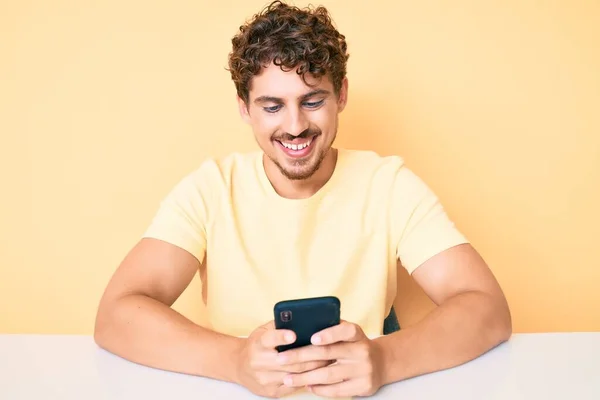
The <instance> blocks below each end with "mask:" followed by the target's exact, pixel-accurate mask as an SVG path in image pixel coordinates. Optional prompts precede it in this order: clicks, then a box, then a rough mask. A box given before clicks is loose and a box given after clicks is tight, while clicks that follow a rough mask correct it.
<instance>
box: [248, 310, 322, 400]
mask: <svg viewBox="0 0 600 400" xmlns="http://www.w3.org/2000/svg"><path fill="white" fill-rule="evenodd" d="M295 340H296V335H295V334H294V332H293V331H290V330H284V329H275V325H274V323H273V322H272V321H271V322H269V323H267V324H265V325H263V326H260V327H259V328H257V329H256V330H254V331H253V332H252V333H251V334H250V336H248V338H247V339H245V341H244V345H243V347H242V349H241V351H240V353H239V362H238V368H237V371H236V377H237V379H236V381H237V383H239V384H241V385H242V386H244V387H246V388H247V389H248V390H250V391H251V392H252V393H254V394H256V395H259V396H264V397H273V398H277V397H282V396H286V395H288V394H290V393H293V392H295V391H296V390H298V388H295V387H288V386H284V384H283V379H284V378H285V377H286V376H287V375H289V374H290V373H302V372H306V371H311V370H314V369H316V368H321V367H324V366H326V365H328V364H330V362H328V361H325V360H312V361H306V362H291V363H287V364H286V365H281V364H279V363H278V362H277V356H278V355H279V354H280V353H279V352H278V351H277V350H276V347H277V346H280V345H284V344H289V343H293V342H294V341H295Z"/></svg>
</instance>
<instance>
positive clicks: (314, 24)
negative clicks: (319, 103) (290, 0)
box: [228, 1, 349, 103]
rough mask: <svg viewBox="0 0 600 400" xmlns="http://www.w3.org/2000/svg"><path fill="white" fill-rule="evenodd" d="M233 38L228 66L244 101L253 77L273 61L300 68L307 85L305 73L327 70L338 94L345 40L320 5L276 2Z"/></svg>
mask: <svg viewBox="0 0 600 400" xmlns="http://www.w3.org/2000/svg"><path fill="white" fill-rule="evenodd" d="M231 42H232V45H233V49H232V51H231V53H230V54H229V68H228V70H229V71H230V73H231V78H232V79H233V82H234V83H235V87H236V90H237V94H238V96H239V97H240V98H241V99H242V100H244V102H246V103H248V97H249V92H250V85H251V80H252V77H253V76H255V75H257V74H258V73H260V70H261V68H263V67H266V66H268V65H269V64H271V63H273V64H275V65H277V66H279V67H280V68H281V69H282V70H284V71H291V70H292V69H294V68H296V71H297V73H298V75H300V76H301V78H302V80H303V81H304V83H305V84H307V85H308V82H307V80H306V73H309V74H311V75H312V76H314V77H315V78H321V77H322V76H324V75H327V74H329V77H330V79H331V81H332V83H333V87H334V90H335V92H336V94H337V93H339V90H340V88H341V86H342V82H343V80H344V78H345V76H346V63H347V61H348V57H349V55H348V53H347V45H346V39H345V37H344V35H342V34H341V33H339V32H338V31H337V29H336V28H335V27H334V26H333V23H332V20H331V17H330V16H329V13H328V11H327V9H326V8H325V7H322V6H319V7H317V8H316V9H312V8H311V7H306V8H304V9H300V8H298V7H295V6H290V5H287V4H285V3H283V2H281V1H274V2H272V3H271V4H270V5H268V6H267V7H266V8H265V9H264V10H263V11H262V12H260V13H258V14H256V15H254V17H253V19H252V20H251V21H250V22H247V23H245V24H244V25H242V26H241V27H240V29H239V32H238V34H237V35H236V36H234V38H233V39H232V40H231Z"/></svg>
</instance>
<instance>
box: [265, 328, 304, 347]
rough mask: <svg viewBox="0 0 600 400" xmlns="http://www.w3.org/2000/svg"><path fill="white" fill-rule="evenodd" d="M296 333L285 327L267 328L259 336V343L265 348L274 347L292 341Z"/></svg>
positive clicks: (294, 339)
mask: <svg viewBox="0 0 600 400" xmlns="http://www.w3.org/2000/svg"><path fill="white" fill-rule="evenodd" d="M295 341H296V334H295V333H294V332H293V331H291V330H287V329H267V330H265V331H264V332H263V334H262V335H261V337H260V344H261V345H262V346H263V347H265V348H267V349H274V348H276V347H277V346H282V345H284V344H290V343H294V342H295Z"/></svg>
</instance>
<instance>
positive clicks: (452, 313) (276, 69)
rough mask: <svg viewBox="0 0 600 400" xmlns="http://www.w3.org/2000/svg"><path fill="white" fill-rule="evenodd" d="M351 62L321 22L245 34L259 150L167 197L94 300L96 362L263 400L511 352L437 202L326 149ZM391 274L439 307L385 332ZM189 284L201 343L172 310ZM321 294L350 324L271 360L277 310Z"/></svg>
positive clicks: (488, 282)
mask: <svg viewBox="0 0 600 400" xmlns="http://www.w3.org/2000/svg"><path fill="white" fill-rule="evenodd" d="M347 59H348V55H347V52H346V42H345V39H344V36H343V35H341V34H340V33H339V32H338V31H337V30H336V29H335V28H334V27H333V26H332V23H331V20H330V18H329V15H328V13H327V11H326V10H325V9H324V8H317V9H315V10H312V9H298V8H295V7H290V6H287V5H285V4H282V3H279V2H276V3H273V4H272V5H271V6H269V7H267V9H266V10H264V11H263V12H262V13H260V14H259V15H257V16H255V18H254V19H253V20H252V21H251V22H249V23H248V24H246V25H244V26H243V27H242V28H241V29H240V32H239V33H238V34H237V36H235V38H234V39H233V51H232V53H231V54H230V58H229V67H230V71H231V75H232V78H233V81H234V83H235V86H236V89H237V93H238V96H239V110H240V113H241V116H242V118H243V119H244V120H245V121H246V122H248V124H249V125H250V126H251V128H252V130H253V132H254V135H255V136H256V140H257V142H258V144H259V146H260V148H261V151H260V152H256V153H251V154H233V155H231V156H229V157H225V158H223V159H219V160H207V161H205V162H203V163H202V165H201V166H200V167H199V168H198V170H196V171H194V172H192V173H191V174H189V175H188V176H186V177H185V178H184V179H183V180H182V181H181V182H179V183H178V184H177V185H176V187H175V188H174V189H173V190H172V192H171V193H170V194H169V195H168V196H167V198H166V199H165V200H164V202H163V203H162V205H161V207H160V209H159V210H158V213H157V215H156V216H155V218H154V220H153V221H152V223H151V224H150V227H149V228H148V230H147V232H146V234H145V236H144V238H142V239H141V241H140V242H139V243H138V244H137V245H136V246H135V247H134V248H133V249H132V250H131V252H130V253H129V254H128V255H127V256H126V257H125V259H124V260H123V262H122V264H121V265H120V266H119V268H118V269H117V271H116V272H115V274H114V276H113V278H112V280H111V282H110V283H109V285H108V287H107V289H106V292H105V294H104V296H103V298H102V300H101V303H100V306H99V310H98V315H97V322H96V330H95V339H96V341H97V343H98V344H99V345H100V346H101V347H103V348H105V349H107V350H108V351H111V352H113V353H115V354H118V355H120V356H122V357H124V358H126V359H128V360H131V361H133V362H137V363H141V364H144V365H148V366H152V367H156V368H160V369H165V370H171V371H178V372H182V373H187V374H195V375H200V376H205V377H210V378H215V379H221V380H226V381H230V382H235V383H238V384H240V385H243V386H245V387H247V388H248V389H249V390H250V391H252V392H253V393H256V394H259V395H263V396H269V397H280V396H284V395H287V394H289V393H291V392H293V391H295V390H297V389H298V388H309V389H310V390H312V391H313V392H314V393H316V394H318V395H322V396H356V395H370V394H373V393H375V392H376V391H377V390H378V389H379V388H380V387H381V386H382V385H385V384H388V383H391V382H395V381H399V380H402V379H406V378H409V377H413V376H417V375H420V374H424V373H428V372H432V371H437V370H441V369H445V368H449V367H453V366H456V365H459V364H461V363H464V362H467V361H469V360H471V359H473V358H476V357H478V356H479V355H481V354H482V353H484V352H486V351H487V350H489V349H490V348H492V347H494V346H496V345H497V344H499V343H501V342H502V341H505V340H507V339H508V338H509V336H510V334H511V319H510V313H509V310H508V306H507V303H506V300H505V298H504V295H503V294H502V291H501V289H500V287H499V285H498V283H497V282H496V280H495V279H494V277H493V275H492V273H491V272H490V270H489V269H488V267H487V266H486V264H485V262H484V261H483V260H482V258H481V257H480V256H479V255H478V253H477V252H476V251H475V250H474V249H473V247H471V246H470V245H469V243H468V242H467V240H466V239H465V238H464V237H463V236H462V235H461V234H460V233H459V232H458V230H457V229H456V228H455V227H454V225H453V224H452V222H451V221H450V220H449V218H448V217H447V215H446V214H445V213H444V211H443V208H442V206H441V205H440V204H439V202H438V200H437V198H436V197H435V195H434V193H432V192H431V191H430V190H429V188H428V187H427V186H426V185H425V184H424V183H423V182H422V181H421V180H420V179H419V178H418V177H417V176H415V175H414V174H413V173H412V172H411V171H410V170H409V169H408V168H406V166H405V165H404V164H403V162H402V160H401V158H399V157H380V156H378V155H377V154H374V153H372V152H366V151H349V150H343V149H336V148H334V147H332V145H333V143H334V139H335V137H336V133H337V126H338V115H339V113H340V112H342V110H343V109H344V107H345V105H346V101H347V98H348V81H347V79H346V62H347ZM399 263H401V264H399ZM398 265H402V266H403V267H404V268H406V269H407V270H408V271H409V272H410V273H411V274H412V276H413V277H414V279H415V280H416V282H418V283H419V284H420V285H421V286H422V287H423V289H424V290H425V292H426V293H427V294H428V295H429V296H430V297H431V298H432V299H433V300H434V301H435V302H436V303H437V304H438V306H439V307H437V308H436V309H435V310H434V311H433V312H432V313H431V314H430V315H428V316H427V317H426V318H425V319H424V320H423V321H421V322H420V323H418V324H416V325H414V326H409V327H406V328H404V329H402V330H400V331H398V332H395V333H392V334H389V335H381V333H382V326H383V321H384V319H385V317H386V316H387V315H388V313H389V311H390V308H391V305H392V303H393V301H394V298H395V296H396V286H395V284H396V268H397V267H398ZM198 271H200V273H201V277H202V279H203V282H204V284H205V285H206V289H207V293H206V295H207V305H208V310H209V320H210V329H209V328H208V327H200V326H197V325H196V324H194V323H192V322H191V321H189V320H188V319H186V318H185V317H183V316H182V315H180V314H178V313H177V312H175V311H174V310H173V309H172V308H171V305H172V304H173V302H174V301H175V300H176V299H177V298H178V296H179V295H180V294H181V293H182V292H183V290H184V289H185V288H186V287H187V285H188V284H189V282H190V281H191V279H192V278H193V276H194V274H195V273H197V272H198ZM326 295H335V296H337V297H338V298H340V300H341V303H342V318H343V321H342V323H341V324H340V325H338V326H336V327H333V328H330V329H326V330H324V331H322V332H321V333H320V334H317V335H316V336H315V337H314V338H313V344H312V345H309V346H306V347H303V348H299V349H294V350H289V351H286V352H282V353H278V352H277V351H276V350H275V348H276V346H278V345H282V344H285V343H289V342H292V341H293V340H294V335H293V333H292V332H289V331H283V330H276V329H274V327H273V322H272V321H271V320H272V316H273V314H272V312H273V305H274V304H275V303H276V302H278V301H280V300H286V299H293V298H302V297H314V296H326Z"/></svg>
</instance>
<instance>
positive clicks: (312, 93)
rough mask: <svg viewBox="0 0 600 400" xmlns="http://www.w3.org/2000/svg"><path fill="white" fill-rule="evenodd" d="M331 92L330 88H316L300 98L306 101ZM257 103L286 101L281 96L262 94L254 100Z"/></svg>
mask: <svg viewBox="0 0 600 400" xmlns="http://www.w3.org/2000/svg"><path fill="white" fill-rule="evenodd" d="M329 93H330V92H329V90H326V89H315V90H312V91H310V92H308V93H305V94H303V95H302V96H300V97H299V99H300V100H302V101H304V100H306V99H310V98H311V97H313V96H317V95H321V94H322V95H328V94H329ZM254 102H255V103H278V104H282V103H283V102H284V101H283V99H282V98H281V97H274V96H260V97H257V98H256V99H255V100H254Z"/></svg>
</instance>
